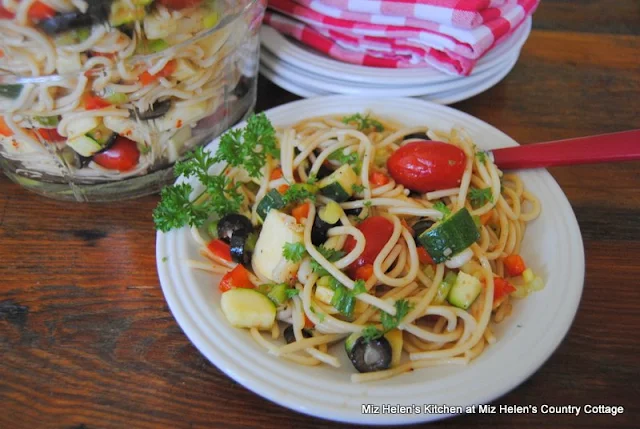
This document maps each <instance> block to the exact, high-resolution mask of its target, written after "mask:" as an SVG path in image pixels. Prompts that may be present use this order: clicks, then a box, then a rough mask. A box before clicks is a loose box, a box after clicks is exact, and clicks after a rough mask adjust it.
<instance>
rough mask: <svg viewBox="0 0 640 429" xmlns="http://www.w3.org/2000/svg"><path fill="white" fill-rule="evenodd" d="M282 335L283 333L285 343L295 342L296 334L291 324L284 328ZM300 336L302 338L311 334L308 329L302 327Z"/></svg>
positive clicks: (309, 336)
mask: <svg viewBox="0 0 640 429" xmlns="http://www.w3.org/2000/svg"><path fill="white" fill-rule="evenodd" d="M283 335H284V340H285V341H286V342H287V344H291V343H295V342H296V335H295V334H294V333H293V325H289V326H287V327H286V328H285V329H284V333H283ZM302 336H303V337H304V338H311V337H312V336H313V335H311V332H310V331H309V330H308V329H303V330H302Z"/></svg>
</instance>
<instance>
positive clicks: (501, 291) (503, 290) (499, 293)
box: [493, 276, 516, 302]
mask: <svg viewBox="0 0 640 429" xmlns="http://www.w3.org/2000/svg"><path fill="white" fill-rule="evenodd" d="M515 291H516V288H515V287H514V286H513V285H512V284H511V283H509V282H508V281H506V280H505V279H503V278H502V277H497V276H494V277H493V302H499V301H500V300H502V299H503V298H504V297H505V296H507V295H509V294H510V293H512V292H515Z"/></svg>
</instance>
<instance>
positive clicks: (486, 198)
mask: <svg viewBox="0 0 640 429" xmlns="http://www.w3.org/2000/svg"><path fill="white" fill-rule="evenodd" d="M469 201H471V205H472V206H473V207H474V208H477V207H482V206H484V205H485V204H486V203H487V202H493V192H492V191H491V188H484V189H478V188H471V189H469Z"/></svg>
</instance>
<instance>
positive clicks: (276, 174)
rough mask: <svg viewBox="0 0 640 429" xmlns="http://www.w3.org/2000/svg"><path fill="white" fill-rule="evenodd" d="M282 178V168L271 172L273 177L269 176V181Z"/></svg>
mask: <svg viewBox="0 0 640 429" xmlns="http://www.w3.org/2000/svg"><path fill="white" fill-rule="evenodd" d="M282 176H283V174H282V168H280V167H278V168H274V169H273V171H271V176H269V180H277V179H281V178H282Z"/></svg>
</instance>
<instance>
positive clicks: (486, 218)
mask: <svg viewBox="0 0 640 429" xmlns="http://www.w3.org/2000/svg"><path fill="white" fill-rule="evenodd" d="M493 213H494V211H493V209H491V210H489V211H488V212H486V213H485V214H483V215H482V216H480V223H481V224H482V225H486V224H488V223H489V221H490V220H491V218H492V217H493Z"/></svg>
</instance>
